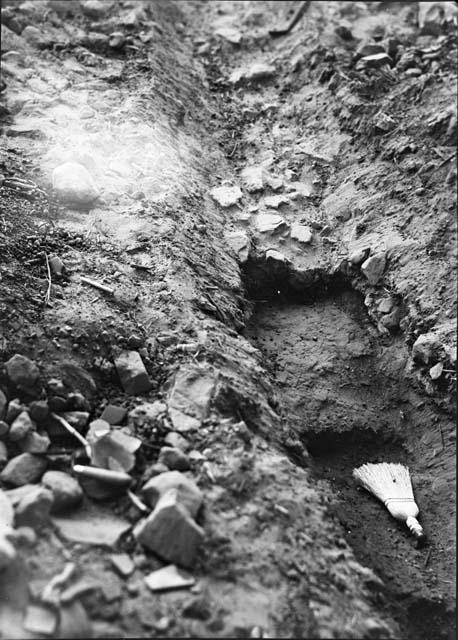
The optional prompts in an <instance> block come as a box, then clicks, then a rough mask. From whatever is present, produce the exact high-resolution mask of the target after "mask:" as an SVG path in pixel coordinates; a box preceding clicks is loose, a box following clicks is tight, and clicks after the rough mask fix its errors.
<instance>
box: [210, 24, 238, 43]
mask: <svg viewBox="0 0 458 640" xmlns="http://www.w3.org/2000/svg"><path fill="white" fill-rule="evenodd" d="M215 35H217V36H221V38H224V39H225V40H227V41H228V42H231V43H232V44H239V43H240V41H241V39H242V34H241V33H240V31H239V30H238V29H235V28H234V27H220V28H219V29H217V30H216V31H215Z"/></svg>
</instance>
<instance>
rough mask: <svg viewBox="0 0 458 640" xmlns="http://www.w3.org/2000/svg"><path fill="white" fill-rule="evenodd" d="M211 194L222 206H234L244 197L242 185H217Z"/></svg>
mask: <svg viewBox="0 0 458 640" xmlns="http://www.w3.org/2000/svg"><path fill="white" fill-rule="evenodd" d="M210 195H211V196H212V198H213V199H214V200H216V202H217V203H218V204H219V205H220V206H221V207H232V206H233V205H235V204H237V202H238V201H239V200H240V199H241V198H242V195H243V194H242V191H241V189H240V187H231V186H225V185H223V186H222V187H215V188H214V189H212V190H211V191H210Z"/></svg>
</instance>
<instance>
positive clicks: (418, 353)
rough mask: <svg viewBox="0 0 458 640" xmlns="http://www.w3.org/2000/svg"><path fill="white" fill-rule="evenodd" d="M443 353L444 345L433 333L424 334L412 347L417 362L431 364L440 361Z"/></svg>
mask: <svg viewBox="0 0 458 640" xmlns="http://www.w3.org/2000/svg"><path fill="white" fill-rule="evenodd" d="M441 351H442V343H441V341H440V340H439V339H438V337H437V336H435V335H434V334H433V333H424V334H422V335H420V336H418V338H417V339H416V340H415V342H414V344H413V346H412V357H413V359H414V360H416V361H417V362H421V363H423V364H430V363H432V362H435V361H437V360H438V358H439V356H440V353H441Z"/></svg>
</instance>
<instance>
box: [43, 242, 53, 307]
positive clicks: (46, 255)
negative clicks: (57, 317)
mask: <svg viewBox="0 0 458 640" xmlns="http://www.w3.org/2000/svg"><path fill="white" fill-rule="evenodd" d="M45 258H46V269H47V271H48V277H47V280H48V289H47V291H46V295H45V303H46V304H49V303H50V301H51V287H52V281H51V269H50V267H49V260H48V254H47V253H45Z"/></svg>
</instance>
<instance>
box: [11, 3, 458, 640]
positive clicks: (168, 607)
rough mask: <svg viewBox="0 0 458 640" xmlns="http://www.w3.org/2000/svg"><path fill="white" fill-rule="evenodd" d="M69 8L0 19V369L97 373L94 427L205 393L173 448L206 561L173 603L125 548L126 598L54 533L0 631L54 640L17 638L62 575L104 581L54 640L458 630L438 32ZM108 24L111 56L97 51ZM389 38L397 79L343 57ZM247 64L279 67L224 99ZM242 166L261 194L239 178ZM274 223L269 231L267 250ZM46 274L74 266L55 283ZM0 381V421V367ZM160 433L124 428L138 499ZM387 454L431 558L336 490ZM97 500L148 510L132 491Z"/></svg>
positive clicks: (397, 19) (114, 7) (365, 9)
mask: <svg viewBox="0 0 458 640" xmlns="http://www.w3.org/2000/svg"><path fill="white" fill-rule="evenodd" d="M62 4H65V3H62V2H60V3H59V2H52V1H51V2H46V1H45V0H43V1H41V0H36V1H34V2H24V3H19V2H16V1H15V0H4V1H3V2H2V25H6V26H7V27H9V28H11V29H12V31H13V33H15V34H16V35H17V38H18V39H17V41H14V46H11V47H7V46H5V50H4V49H3V48H2V67H3V73H2V77H3V81H4V83H5V86H4V87H3V88H2V91H1V112H0V113H1V126H2V142H3V144H2V149H1V152H0V163H1V172H2V181H1V182H2V186H1V187H0V192H1V197H2V203H3V207H2V216H1V218H0V282H1V286H0V317H1V324H0V337H1V338H2V340H1V342H0V349H1V353H0V356H1V358H2V360H4V361H6V360H7V359H8V358H9V357H11V356H12V355H13V354H14V353H21V354H24V355H27V356H28V357H30V358H32V359H34V360H35V361H36V362H37V364H38V365H39V368H40V373H41V377H42V380H43V381H44V382H45V381H49V380H50V379H51V378H53V377H57V378H59V377H62V376H63V374H64V372H65V367H66V366H68V364H69V363H70V364H73V365H78V366H79V367H81V368H82V369H84V371H86V372H88V373H90V374H91V375H92V377H93V378H94V380H95V383H96V386H97V391H96V393H95V394H94V395H93V396H92V397H90V398H89V393H88V398H89V399H90V403H91V418H96V417H98V416H100V414H101V412H102V410H103V408H104V407H105V406H106V404H108V403H114V404H118V405H122V406H124V407H125V408H126V409H129V410H130V409H133V408H135V407H136V406H138V405H139V404H141V403H143V402H145V401H151V402H152V401H155V400H161V401H163V402H165V403H170V398H171V395H170V393H171V389H172V388H173V384H174V381H175V379H176V375H177V372H180V371H183V370H188V369H189V368H191V369H192V371H195V372H197V374H196V375H202V376H207V378H211V379H213V380H214V381H215V382H214V390H213V393H212V399H211V404H210V408H209V412H208V414H207V415H206V416H205V417H204V419H203V421H202V425H201V427H200V428H199V429H198V430H197V431H195V432H193V433H192V434H191V435H190V436H189V438H190V440H191V444H192V448H193V449H195V450H197V451H198V452H200V453H201V454H202V456H203V459H204V460H205V463H202V461H201V460H200V461H199V460H196V461H194V462H193V463H192V468H191V472H190V475H191V476H192V477H193V479H194V480H195V481H196V482H197V484H198V485H199V487H200V488H201V490H202V491H203V494H204V500H205V508H204V512H203V513H202V514H201V515H200V516H199V521H200V523H201V525H202V526H203V527H204V529H205V531H206V540H205V543H204V545H203V547H202V550H201V552H200V554H199V558H198V561H197V563H196V565H195V566H194V567H193V571H192V573H193V575H194V577H195V578H196V581H197V585H196V587H195V588H194V589H193V592H192V593H189V591H183V590H180V591H176V592H168V593H161V594H160V595H157V594H152V593H151V592H150V591H149V590H148V588H147V586H146V584H145V582H144V576H145V575H147V574H148V573H149V572H150V571H152V570H154V569H158V568H160V567H162V566H163V565H164V562H163V560H161V559H160V558H158V557H156V556H155V555H153V554H152V553H148V552H145V549H143V548H141V547H140V545H139V544H138V543H137V542H136V541H135V539H134V537H133V535H132V534H131V533H128V534H127V536H125V537H124V538H123V539H122V540H121V542H120V543H119V545H118V548H117V549H116V551H124V552H127V553H128V554H129V555H130V556H131V557H133V558H134V559H136V569H135V572H134V573H133V575H132V576H130V577H129V578H128V579H122V578H119V577H118V576H117V575H115V573H114V572H113V569H112V566H111V564H110V562H109V559H108V555H109V554H110V553H112V552H113V551H114V550H113V549H110V548H103V547H98V546H91V545H85V544H78V543H72V542H69V541H68V540H66V539H65V538H63V537H62V536H61V535H60V534H59V532H58V530H56V529H55V528H54V527H53V526H52V524H49V526H47V527H46V528H44V529H42V530H40V531H38V537H37V542H36V544H35V546H32V547H30V546H29V547H28V546H27V545H23V546H21V547H20V555H21V569H20V570H14V571H11V572H10V574H8V575H6V578H7V579H5V580H4V581H3V587H1V589H2V590H1V596H2V598H1V600H0V603H1V606H0V629H1V633H2V637H11V638H13V637H14V638H22V637H45V636H44V635H40V634H38V635H37V634H32V633H31V632H27V631H24V629H23V627H22V618H23V615H24V610H25V608H26V606H27V603H28V602H31V601H36V600H39V594H40V593H41V591H42V589H43V587H44V586H45V585H46V583H47V582H49V580H50V579H51V578H52V577H53V576H54V575H56V574H58V573H59V572H60V571H62V569H63V567H64V565H65V563H66V562H74V563H75V564H76V566H77V573H78V576H79V577H80V578H81V579H84V580H94V581H95V582H98V584H99V587H98V588H97V590H96V591H91V592H90V593H89V594H86V595H85V596H81V597H80V598H78V599H77V600H76V602H79V603H80V604H81V605H82V607H83V609H78V614H72V615H75V616H76V618H77V616H82V618H81V619H82V620H83V621H84V624H83V623H81V624H79V625H77V630H76V631H75V628H73V631H72V632H68V633H69V634H70V635H68V636H66V637H88V635H89V634H91V635H92V637H215V636H216V637H269V636H270V637H285V638H291V637H293V638H294V637H307V638H328V637H329V638H347V637H348V638H350V637H351V638H408V639H409V640H410V639H413V638H421V639H424V640H426V639H429V638H433V637H434V638H436V637H437V638H444V639H445V638H447V640H448V639H449V638H452V637H454V629H455V623H454V618H455V600H456V593H455V573H456V572H455V549H456V544H455V542H456V533H455V511H456V509H455V500H454V495H455V484H456V473H455V449H456V428H455V417H456V412H455V405H454V400H453V398H454V392H455V386H456V373H455V372H454V364H455V361H454V358H453V350H454V349H455V353H456V275H455V274H456V221H455V216H454V213H455V209H456V169H455V162H456V147H455V137H456V115H455V111H456V52H457V33H456V23H455V24H448V25H443V26H442V27H440V28H439V29H438V30H437V32H434V33H424V32H422V30H421V29H420V28H419V25H418V21H417V9H418V7H417V4H418V3H411V2H396V3H388V4H389V6H387V3H383V2H352V1H348V2H326V3H318V2H311V3H309V4H308V6H307V7H306V10H305V13H304V15H303V16H302V18H301V19H300V20H299V22H298V24H297V25H296V26H294V27H293V28H292V29H291V31H290V32H289V33H288V34H286V35H284V36H281V37H272V35H270V34H269V29H272V26H278V24H279V23H281V22H282V20H283V19H284V18H285V17H286V16H287V15H291V14H292V12H293V11H294V10H295V9H296V8H297V5H298V3H293V2H275V1H270V2H268V1H265V2H264V1H262V2H260V1H256V2H233V1H225V2H220V1H217V0H212V2H200V1H194V0H193V1H189V2H186V3H183V2H181V3H180V2H165V1H164V2H162V1H159V2H154V3H153V2H147V1H146V0H145V2H143V1H135V2H132V1H123V2H121V1H120V2H108V1H106V2H104V3H101V4H100V3H99V9H98V11H95V10H92V12H91V11H90V10H88V9H87V8H84V7H85V5H88V4H89V5H90V4H91V3H90V2H89V3H87V2H86V3H84V2H79V1H77V0H74V1H73V0H72V1H71V2H70V1H68V2H67V3H66V4H65V9H62V8H61V7H60V5H62ZM95 4H96V5H97V2H96V3H95ZM446 4H447V5H453V3H446ZM67 7H68V10H67ZM83 9H84V10H83ZM27 26H38V27H39V30H40V33H39V35H40V38H39V40H38V41H35V43H34V42H28V41H27V40H26V38H25V35H24V34H25V33H26V32H23V30H24V28H25V27H27ZM338 27H340V31H339V29H337V30H336V28H338ZM343 27H345V28H346V29H347V31H348V32H351V36H350V37H349V36H348V34H347V35H346V36H345V37H342V35H339V33H340V34H345V33H346V32H345V29H344V30H342V28H343ZM234 30H235V32H236V34H237V33H239V34H241V39H240V41H239V42H231V41H230V40H231V39H232V40H233V39H234V37H235V39H236V40H237V38H238V36H237V35H236V36H234ZM114 31H122V32H123V33H124V37H126V38H127V44H126V45H125V46H124V47H121V48H120V49H114V48H113V47H111V46H110V45H109V44H108V41H107V38H106V37H102V36H107V35H109V34H111V33H112V32H114ZM228 33H229V35H228ZM97 34H98V37H96V36H97ZM10 35H11V34H10ZM36 37H37V36H36V34H35V38H36ZM386 38H392V39H397V40H398V45H396V46H397V47H398V51H397V53H396V54H393V61H394V62H393V64H392V65H391V67H389V68H384V69H369V70H368V69H365V70H364V69H362V70H361V68H360V67H358V65H356V64H355V58H354V54H355V51H356V49H357V47H358V46H359V45H360V44H361V42H365V41H371V42H372V43H374V42H381V41H385V40H386ZM3 40H4V39H3ZM392 46H395V45H392ZM2 47H3V44H2ZM399 47H401V48H399ZM8 48H9V49H10V53H8ZM395 48H396V47H395ZM402 48H403V49H404V54H402V50H403V49H402ZM11 50H13V51H17V53H16V54H11ZM402 55H404V56H405V57H406V59H407V58H408V56H409V55H410V62H408V63H407V64H406V65H404V67H406V68H404V67H403V66H402V64H400V59H401V57H402ZM403 59H404V58H403ZM253 63H263V64H267V65H270V66H271V67H272V68H271V69H270V70H268V71H267V72H265V74H264V76H262V77H261V78H258V79H254V80H252V81H244V80H243V79H242V80H241V82H239V83H234V82H232V81H231V79H230V77H231V74H232V73H233V71H234V70H236V69H238V68H244V69H246V68H247V67H249V65H251V64H253ZM454 154H455V155H454ZM68 160H71V161H76V162H79V163H81V164H83V165H84V166H85V167H86V168H87V169H88V171H89V172H90V173H91V175H92V177H93V178H94V180H95V182H96V184H97V185H98V187H99V189H100V191H101V197H100V198H99V200H98V201H96V203H95V204H94V205H92V206H90V207H86V208H75V207H72V206H69V205H68V204H66V203H64V202H62V201H59V199H58V198H57V196H56V193H55V192H54V191H53V189H52V182H51V175H52V171H53V169H54V168H55V167H56V166H58V165H59V164H61V163H62V162H64V161H68ZM253 165H256V166H259V165H262V167H263V171H264V184H263V186H262V188H261V189H260V190H259V191H249V190H248V189H247V188H246V185H245V184H244V178H243V175H242V171H243V169H245V168H246V167H247V166H253ZM266 175H268V176H269V177H268V179H266V178H265V176H266ZM18 178H20V179H21V180H23V181H24V180H25V181H26V182H27V183H28V184H29V185H30V187H29V188H25V187H17V186H16V187H14V186H12V182H11V181H12V180H14V179H18ZM225 180H226V181H227V184H229V185H237V186H240V187H241V188H242V194H243V195H242V198H241V199H240V200H239V202H237V203H236V204H234V205H233V206H230V207H226V208H225V207H221V206H219V205H218V204H217V203H216V202H215V200H214V199H213V198H212V197H211V195H210V191H211V189H213V188H215V187H219V186H221V184H222V183H223V181H225ZM16 185H17V182H16ZM273 196H283V200H282V201H281V202H279V201H277V202H275V200H269V198H272V197H273ZM265 213H268V214H275V215H279V216H280V217H281V218H282V224H281V225H280V226H279V227H278V228H277V229H276V230H274V231H273V232H271V233H270V232H268V233H263V232H261V231H260V229H259V224H258V222H259V217H260V216H262V214H265ZM297 223H300V224H301V225H306V226H308V227H309V231H310V234H311V238H310V239H309V240H307V241H306V242H299V241H298V240H297V239H295V238H294V237H293V236H292V235H291V233H290V228H291V225H294V224H297ZM234 238H238V239H239V240H240V239H242V240H243V242H242V244H241V245H239V247H238V248H237V247H235V249H234V246H235V245H234ZM240 247H241V250H240ZM369 250H370V252H371V255H373V254H379V253H383V255H384V256H385V269H384V272H383V275H381V277H380V278H379V280H378V281H377V282H375V284H371V283H370V282H369V281H368V279H367V278H366V277H365V276H364V274H363V273H362V272H361V270H360V268H359V266H358V264H357V263H353V262H352V261H351V260H350V259H349V258H350V257H351V256H352V255H353V254H354V253H355V252H357V251H362V252H363V254H364V258H367V256H368V255H369ZM275 252H277V253H275ZM279 254H280V255H279ZM51 255H58V256H59V257H60V258H61V259H62V261H63V262H64V265H65V267H66V270H65V272H64V274H63V276H62V277H60V278H59V277H54V276H53V277H52V279H51V281H50V280H49V273H48V270H47V261H48V259H49V257H50V256H51ZM81 276H86V277H89V278H92V279H94V280H97V281H99V282H103V284H105V285H106V286H109V287H111V288H113V290H114V294H113V295H112V296H110V295H107V294H104V293H103V292H101V291H100V290H97V289H93V288H91V287H88V286H86V285H84V284H83V283H82V282H81V280H80V278H81ZM382 303H383V304H385V303H386V304H387V305H388V306H389V308H390V311H391V310H392V309H395V310H396V314H397V315H396V316H395V320H394V322H393V323H392V324H389V323H387V322H386V316H387V314H386V313H383V312H382V311H381V309H382V306H383V305H382ZM422 334H430V335H434V336H436V337H437V339H438V340H440V343H441V345H442V346H441V352H440V353H441V355H440V362H442V364H443V373H442V375H441V376H440V377H439V378H438V379H433V378H432V377H431V374H430V368H431V364H435V363H436V361H437V358H436V360H435V361H434V362H430V363H424V362H423V363H422V362H419V361H418V360H414V359H413V357H412V346H413V344H414V342H415V340H416V339H417V338H418V336H419V335H422ZM189 343H198V345H199V348H198V349H197V350H195V351H193V352H192V350H191V352H190V350H189V349H188V350H186V349H184V348H183V347H182V346H180V345H186V344H189ZM133 344H135V345H137V346H135V347H134V348H137V347H138V345H140V346H141V347H143V349H144V351H143V352H142V353H143V356H142V357H143V360H144V363H145V366H146V368H147V370H148V374H149V376H150V379H151V381H152V389H151V391H150V392H148V393H145V394H141V395H139V396H131V395H129V394H126V393H125V392H124V391H123V390H122V387H121V385H120V381H119V379H118V377H117V375H116V372H115V369H114V366H113V357H114V355H115V354H116V351H117V349H119V348H120V347H121V348H125V347H126V346H128V345H133ZM455 359H456V356H455ZM0 387H1V388H2V389H3V390H4V391H5V392H7V393H8V397H9V399H10V400H11V397H10V395H9V394H10V388H9V386H8V382H7V379H6V374H5V373H4V371H1V372H0ZM171 424H172V423H171V419H170V416H166V417H165V418H164V419H161V420H158V424H157V428H156V429H155V430H153V431H152V432H149V433H147V432H141V431H140V432H137V433H136V435H137V436H139V437H141V438H142V441H143V444H142V449H141V452H140V453H139V455H138V456H137V464H136V467H135V468H134V470H133V473H132V475H133V477H134V481H135V484H134V488H133V490H134V491H136V490H137V489H139V488H140V487H141V485H142V479H144V478H145V476H147V474H148V469H149V468H150V466H151V464H152V463H154V462H156V459H157V453H158V450H159V449H160V447H161V446H162V444H163V442H164V436H165V434H166V433H167V431H169V430H170V429H171V428H172V426H171ZM76 453H77V452H75V443H74V442H73V441H71V440H70V441H69V440H68V439H67V440H65V439H61V440H59V441H57V440H55V441H53V442H52V446H51V448H50V450H49V451H48V455H47V459H48V466H49V468H56V469H63V470H67V471H71V467H72V461H73V460H74V458H75V455H76ZM381 461H384V462H390V461H393V462H403V463H405V464H407V465H408V466H409V468H410V471H411V476H412V482H413V486H414V490H415V496H416V500H417V503H418V504H419V507H420V519H421V523H422V525H423V526H424V528H425V531H426V533H427V535H428V545H427V546H426V547H425V548H417V547H416V546H415V542H414V540H413V539H412V538H411V537H409V532H408V531H407V529H406V527H405V525H403V524H402V523H398V522H397V521H396V520H394V519H392V518H391V517H390V515H389V513H388V512H387V511H386V510H385V509H384V507H383V505H382V504H381V503H380V502H378V501H376V500H375V499H374V498H373V497H372V496H370V495H369V494H368V493H367V492H366V491H364V490H362V489H360V488H358V487H356V486H355V483H354V480H353V479H352V475H351V474H352V469H353V468H354V467H355V466H359V465H360V464H362V463H364V462H381ZM86 500H87V502H91V501H89V500H88V499H86ZM95 508H96V509H102V508H103V509H107V510H108V511H109V512H110V513H112V514H116V515H121V516H123V517H125V518H127V519H128V520H129V522H130V523H131V524H135V522H136V521H138V519H139V518H140V516H141V514H140V513H139V511H138V509H136V508H135V507H133V506H132V504H131V502H130V501H129V500H128V498H127V497H125V496H123V497H121V498H118V499H116V500H111V501H110V500H105V501H104V502H103V503H102V505H100V503H96V505H95ZM4 577H5V576H4ZM100 585H103V587H104V588H102V587H100ZM107 585H110V588H108V587H107ZM11 590H12V591H13V592H14V593H15V596H17V597H15V598H13V599H11V597H10V592H11ZM193 599H194V600H195V599H200V602H201V604H200V607H199V606H197V605H196V604H195V603H191V604H190V602H191V600H193ZM202 602H203V603H204V605H205V606H203V605H202ZM196 610H197V614H196V613H195V612H196ZM189 611H191V615H189ZM192 612H194V613H192ZM202 612H203V613H202ZM85 625H87V626H85ZM88 629H90V631H88ZM60 631H61V633H60V635H59V630H57V631H56V633H55V634H54V637H64V636H63V635H62V628H61V630H60ZM47 637H49V636H47Z"/></svg>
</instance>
